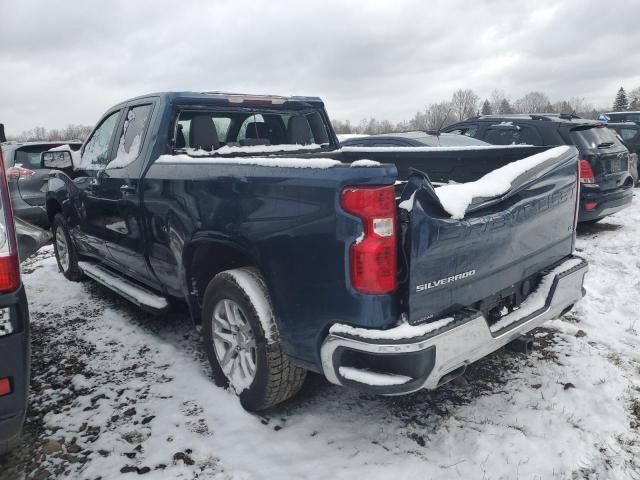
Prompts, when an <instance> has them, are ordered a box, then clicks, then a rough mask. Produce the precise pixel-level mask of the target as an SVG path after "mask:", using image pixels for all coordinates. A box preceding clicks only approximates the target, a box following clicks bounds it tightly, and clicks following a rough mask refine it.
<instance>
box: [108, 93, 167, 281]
mask: <svg viewBox="0 0 640 480" xmlns="http://www.w3.org/2000/svg"><path fill="white" fill-rule="evenodd" d="M154 110H155V103H154V99H153V98H152V99H149V98H146V99H143V100H141V101H138V102H132V103H129V104H127V106H126V107H125V109H124V113H123V121H122V122H121V123H120V125H119V127H118V132H117V135H116V141H115V144H114V145H115V146H114V149H113V151H112V154H111V157H110V160H109V163H108V164H107V165H106V167H105V169H104V171H103V173H102V177H101V179H100V184H101V194H102V196H103V198H102V199H101V200H102V205H103V206H104V213H103V221H104V224H103V228H104V237H103V238H104V240H105V243H106V246H107V249H108V251H109V254H110V257H111V260H112V261H113V262H114V264H115V265H116V267H117V269H118V270H119V271H121V272H123V273H125V274H126V275H128V276H130V277H133V278H135V279H136V280H138V281H140V282H143V283H147V284H151V285H155V283H156V282H155V281H154V277H153V275H152V273H151V271H150V269H149V268H148V264H147V256H146V248H145V243H144V235H143V225H142V218H143V217H142V215H141V211H140V209H141V207H142V192H141V191H140V188H139V187H140V182H139V178H140V175H141V173H142V169H143V167H144V158H146V157H147V155H148V149H149V148H151V145H149V143H150V142H148V141H147V132H148V130H149V124H150V122H151V118H152V116H153V113H154Z"/></svg>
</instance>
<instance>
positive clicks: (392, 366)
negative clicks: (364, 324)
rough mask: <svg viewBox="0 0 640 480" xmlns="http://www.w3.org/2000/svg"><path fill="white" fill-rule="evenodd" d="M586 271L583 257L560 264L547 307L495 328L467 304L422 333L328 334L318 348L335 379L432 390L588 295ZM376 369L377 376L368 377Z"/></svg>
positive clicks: (390, 390) (397, 389) (387, 388)
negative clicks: (405, 335)
mask: <svg viewBox="0 0 640 480" xmlns="http://www.w3.org/2000/svg"><path fill="white" fill-rule="evenodd" d="M563 266H564V268H565V269H564V270H563ZM587 270H588V264H587V262H586V261H585V260H583V259H581V258H579V257H572V258H571V259H569V260H567V261H566V262H564V263H563V264H561V265H560V266H559V267H556V268H555V269H554V270H553V271H552V273H550V274H549V275H550V276H552V277H553V278H552V281H551V283H550V285H551V286H550V287H549V292H548V294H547V296H546V300H545V302H544V306H542V308H539V309H538V310H536V311H534V312H532V313H531V314H529V315H528V316H525V317H523V318H520V319H518V320H517V321H514V323H512V324H510V325H508V326H505V327H504V328H503V329H501V330H497V331H496V330H495V328H496V327H495V325H494V326H493V328H492V327H490V326H489V324H488V323H487V321H486V320H485V318H484V316H483V315H482V313H481V312H479V311H477V310H469V309H467V310H464V311H463V312H461V314H460V315H457V316H455V317H454V318H453V320H451V322H450V323H449V324H447V325H446V326H444V327H442V328H440V329H439V330H436V331H433V332H430V333H428V334H426V335H422V336H419V337H418V336H416V337H410V338H402V339H398V340H396V339H389V335H388V332H389V331H388V330H377V331H376V330H367V331H366V335H364V334H358V333H344V332H342V333H335V332H334V333H330V334H329V335H328V336H327V338H326V339H325V341H324V342H323V344H322V347H321V351H320V354H321V359H322V368H323V371H324V375H325V376H326V378H327V379H328V380H329V381H330V382H331V383H334V384H337V385H347V386H354V387H356V388H360V389H364V390H366V391H369V392H372V393H378V394H382V395H398V394H404V393H410V392H414V391H416V390H420V389H423V388H426V389H434V388H436V387H438V386H440V385H442V384H444V383H446V382H447V381H449V380H451V379H453V378H455V377H456V376H457V375H459V374H462V373H463V372H464V370H465V369H466V367H467V365H469V364H470V363H473V362H475V361H476V360H479V359H480V358H483V357H485V356H487V355H488V354H490V353H491V352H494V351H495V350H497V349H499V348H500V347H503V346H504V345H506V344H507V343H509V342H511V341H512V340H515V339H516V338H517V337H519V336H521V335H523V334H525V333H527V332H529V331H531V330H532V329H534V328H535V327H537V326H539V325H540V324H542V323H543V322H545V321H547V320H551V319H554V318H557V317H559V316H560V315H562V314H563V313H564V312H566V311H567V310H568V309H570V308H571V307H572V306H573V305H574V304H575V303H576V302H577V301H578V300H580V299H581V298H582V297H583V296H584V290H583V288H582V284H583V281H584V276H585V274H586V273H587ZM555 271H559V273H553V272H555ZM550 280H551V279H550ZM541 284H542V282H541ZM523 305H524V304H523ZM516 312H518V310H516V311H515V312H514V313H516ZM496 325H497V324H496ZM333 330H336V329H333ZM337 330H339V329H337ZM355 331H356V332H357V331H360V332H362V329H355ZM377 333H379V334H380V335H379V337H380V338H376V336H377V335H376V334H377ZM385 337H386V339H385ZM341 370H342V372H341ZM372 372H375V373H374V374H373V376H374V377H375V378H374V381H369V379H368V377H369V378H371V373H372Z"/></svg>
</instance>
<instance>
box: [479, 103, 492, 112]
mask: <svg viewBox="0 0 640 480" xmlns="http://www.w3.org/2000/svg"><path fill="white" fill-rule="evenodd" d="M481 113H482V115H491V114H492V113H493V112H492V111H491V104H490V103H489V100H485V101H484V103H483V104H482V112H481Z"/></svg>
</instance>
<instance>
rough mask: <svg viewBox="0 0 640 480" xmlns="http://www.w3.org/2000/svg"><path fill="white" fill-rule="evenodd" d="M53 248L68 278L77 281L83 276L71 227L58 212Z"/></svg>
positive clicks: (54, 222)
mask: <svg viewBox="0 0 640 480" xmlns="http://www.w3.org/2000/svg"><path fill="white" fill-rule="evenodd" d="M52 229H53V250H54V251H55V254H56V261H57V262H58V268H59V269H60V271H61V272H62V274H63V275H64V276H65V277H67V279H69V280H71V281H74V282H77V281H78V280H80V279H81V278H82V272H81V271H80V267H79V266H78V252H77V250H76V248H75V246H74V245H73V242H72V241H71V235H70V234H69V227H67V222H65V220H64V217H63V216H62V214H60V213H58V214H57V215H56V216H55V217H54V219H53V225H52Z"/></svg>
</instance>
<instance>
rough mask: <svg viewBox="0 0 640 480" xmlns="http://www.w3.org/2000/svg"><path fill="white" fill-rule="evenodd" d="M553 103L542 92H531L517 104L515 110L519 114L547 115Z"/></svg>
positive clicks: (517, 101)
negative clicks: (546, 112)
mask: <svg viewBox="0 0 640 480" xmlns="http://www.w3.org/2000/svg"><path fill="white" fill-rule="evenodd" d="M550 105H551V102H550V101H549V97H547V96H546V95H545V94H544V93H542V92H529V93H527V94H526V95H525V96H524V97H522V98H519V99H518V100H516V102H515V110H516V112H518V113H545V111H546V110H548V109H549V107H550Z"/></svg>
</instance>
